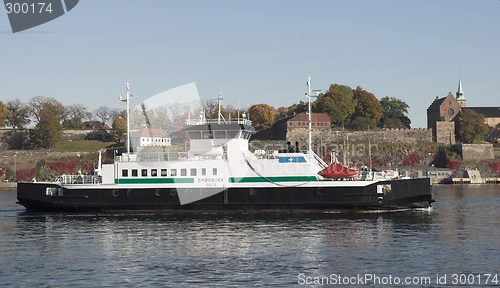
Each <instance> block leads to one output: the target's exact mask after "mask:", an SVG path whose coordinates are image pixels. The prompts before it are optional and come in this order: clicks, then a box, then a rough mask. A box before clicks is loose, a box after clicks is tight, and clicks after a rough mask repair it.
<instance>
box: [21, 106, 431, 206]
mask: <svg viewBox="0 0 500 288" xmlns="http://www.w3.org/2000/svg"><path fill="white" fill-rule="evenodd" d="M219 106H220V105H219ZM219 115H220V114H219ZM309 115H310V114H309ZM310 123H311V121H309V124H310ZM310 127H311V126H309V142H308V143H307V144H308V145H307V147H308V148H307V149H305V150H301V149H300V147H299V143H297V142H295V145H294V146H293V145H290V143H289V145H285V147H283V149H281V150H277V151H263V150H256V151H253V152H252V151H250V150H249V139H250V137H251V135H252V134H253V133H254V132H255V130H254V128H253V127H252V126H251V121H250V120H249V119H247V118H246V117H245V116H244V115H243V116H242V117H238V118H236V119H231V120H225V119H223V118H221V117H220V116H219V118H218V119H212V120H211V119H204V118H203V117H200V118H199V119H196V120H190V119H188V120H186V126H185V128H184V131H185V132H186V134H187V136H188V137H189V140H190V149H189V151H187V152H186V153H168V152H154V153H152V152H150V153H146V152H139V153H135V154H133V153H125V154H123V155H121V156H116V157H115V161H114V163H113V164H101V161H100V160H99V167H98V169H96V170H97V171H96V173H95V174H94V175H89V176H85V175H61V177H59V178H58V180H57V181H55V182H22V183H18V186H17V199H18V203H19V204H21V205H23V206H24V207H26V209H27V210H48V211H108V210H113V211H116V210H156V211H167V212H189V213H192V212H223V213H226V212H228V213H229V212H236V213H245V212H248V213H250V212H339V211H340V212H342V211H365V210H394V209H411V208H428V207H430V205H431V203H432V202H433V201H434V200H433V199H432V193H431V190H432V183H431V180H430V178H420V179H397V178H396V179H391V178H389V177H387V175H384V173H383V172H372V171H369V170H366V171H358V173H357V174H356V173H353V171H354V169H346V167H343V166H342V165H340V164H339V163H337V162H334V163H331V164H330V165H328V164H327V163H325V162H324V161H323V160H322V159H321V158H320V157H318V155H316V154H315V153H314V152H313V151H312V149H311V141H310V139H311V129H310ZM337 170H338V171H339V172H340V173H339V174H338V175H336V174H335V171H337ZM346 172H348V173H346Z"/></svg>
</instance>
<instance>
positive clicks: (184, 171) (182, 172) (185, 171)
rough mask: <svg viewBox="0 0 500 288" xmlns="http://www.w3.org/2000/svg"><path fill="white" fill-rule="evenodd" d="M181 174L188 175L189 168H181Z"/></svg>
mask: <svg viewBox="0 0 500 288" xmlns="http://www.w3.org/2000/svg"><path fill="white" fill-rule="evenodd" d="M181 176H187V169H186V168H182V169H181Z"/></svg>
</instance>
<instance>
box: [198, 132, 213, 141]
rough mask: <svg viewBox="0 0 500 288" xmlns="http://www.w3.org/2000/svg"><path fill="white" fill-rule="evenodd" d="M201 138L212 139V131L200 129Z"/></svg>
mask: <svg viewBox="0 0 500 288" xmlns="http://www.w3.org/2000/svg"><path fill="white" fill-rule="evenodd" d="M201 138H203V139H214V133H213V131H212V130H210V131H201Z"/></svg>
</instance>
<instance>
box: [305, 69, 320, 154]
mask: <svg viewBox="0 0 500 288" xmlns="http://www.w3.org/2000/svg"><path fill="white" fill-rule="evenodd" d="M312 91H313V92H314V95H311V77H307V93H306V97H307V116H308V125H307V155H308V157H309V159H312V119H311V98H313V97H317V96H318V94H319V91H321V90H312Z"/></svg>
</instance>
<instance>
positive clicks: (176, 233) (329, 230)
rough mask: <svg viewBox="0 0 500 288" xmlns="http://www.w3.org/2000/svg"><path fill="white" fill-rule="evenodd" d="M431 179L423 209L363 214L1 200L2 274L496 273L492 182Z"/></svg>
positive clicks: (86, 282)
mask: <svg viewBox="0 0 500 288" xmlns="http://www.w3.org/2000/svg"><path fill="white" fill-rule="evenodd" d="M435 191H436V196H437V198H438V202H437V203H435V204H434V208H433V209H431V210H423V211H401V212H391V213H366V214H359V213H357V214H356V213H353V214H298V215H297V214H292V215H282V214H271V215H269V214H241V215H239V214H238V215H235V214H231V215H220V214H203V215H179V214H162V213H138V214H105V213H99V214H92V213H85V214H55V213H29V212H24V210H22V209H20V210H14V209H12V207H9V208H5V207H6V206H2V208H1V209H0V257H2V259H5V260H4V261H5V262H4V263H8V265H4V267H2V269H0V279H1V280H0V283H1V284H4V285H6V286H70V285H75V286H95V285H99V286H101V285H109V286H111V285H113V286H116V285H141V286H146V285H148V286H149V285H162V286H179V285H183V284H190V285H194V286H207V285H210V284H214V283H216V284H219V285H222V286H227V285H229V284H230V285H255V284H256V285H261V286H269V285H275V286H276V285H278V286H279V285H282V286H289V285H293V284H297V275H298V273H305V274H307V275H312V276H314V275H319V276H321V275H323V276H328V275H330V274H332V273H339V274H345V275H353V274H357V273H380V274H402V275H403V276H404V275H408V276H432V275H435V274H436V273H462V272H463V273H465V272H475V273H477V272H480V273H487V272H494V273H498V271H490V270H491V269H494V268H496V267H495V265H494V263H498V260H497V258H498V252H497V250H498V244H497V241H496V240H497V239H498V238H499V237H500V232H499V229H498V228H497V227H498V224H499V223H500V221H499V215H498V213H497V212H496V209H497V207H498V205H499V204H500V202H499V199H500V191H499V189H498V186H482V189H476V188H469V189H467V187H457V186H441V187H437V189H435ZM4 198H5V197H4ZM9 205H10V204H9ZM492 263H493V264H492ZM496 266H498V265H496ZM20 279H23V280H20ZM20 281H22V283H20ZM21 284H22V285H21Z"/></svg>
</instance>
